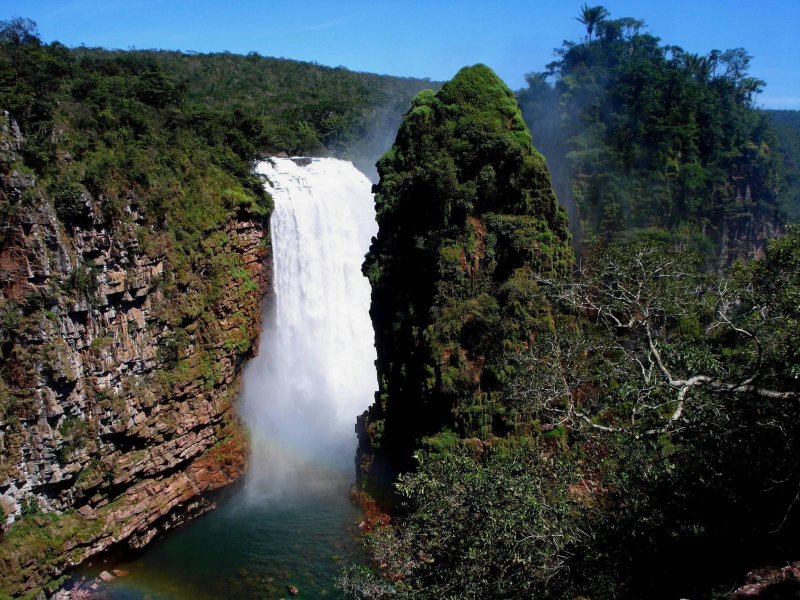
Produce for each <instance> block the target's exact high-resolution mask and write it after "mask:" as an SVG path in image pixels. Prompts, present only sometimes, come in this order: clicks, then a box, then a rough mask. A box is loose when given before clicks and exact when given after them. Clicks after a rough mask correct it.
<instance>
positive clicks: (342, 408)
mask: <svg viewBox="0 0 800 600" xmlns="http://www.w3.org/2000/svg"><path fill="white" fill-rule="evenodd" d="M257 170H258V172H259V173H261V174H263V175H266V177H267V179H268V183H267V184H266V185H267V190H268V191H269V192H270V194H271V195H272V197H273V200H274V202H275V210H274V212H273V214H272V217H271V223H270V234H271V236H272V248H273V264H274V278H273V281H274V283H273V285H274V292H275V296H274V297H275V301H274V303H272V305H271V306H268V307H266V308H265V310H264V315H263V316H264V319H263V323H264V325H263V330H262V334H261V342H260V346H259V354H258V356H257V357H255V358H254V359H252V360H251V361H250V362H249V363H248V365H247V367H246V368H245V371H244V379H243V388H242V396H241V398H242V400H241V413H242V416H243V418H244V420H245V422H246V423H247V425H248V427H249V429H250V433H251V447H252V456H251V460H250V469H249V473H248V480H247V489H248V491H249V492H250V493H251V494H253V495H254V496H255V497H259V498H264V497H284V498H285V497H289V498H291V497H293V496H297V495H298V494H302V493H305V492H315V493H316V492H319V491H320V490H326V489H332V488H333V487H334V486H335V487H336V489H340V487H339V486H340V485H341V484H342V483H343V482H345V483H347V482H350V481H352V478H353V472H354V465H353V457H354V455H355V446H356V438H355V432H354V425H355V420H356V416H357V415H359V414H360V413H361V412H363V411H364V410H365V409H366V408H367V406H369V404H370V403H371V401H372V398H373V394H374V391H375V390H376V389H377V378H376V373H375V358H376V354H375V345H374V339H375V336H374V333H373V330H372V323H371V321H370V318H369V305H370V287H369V283H368V281H367V280H366V278H365V277H363V275H362V274H361V263H362V261H363V257H364V254H365V253H366V251H367V249H368V248H369V244H370V240H371V238H372V236H373V235H376V233H377V224H376V222H375V211H374V206H373V199H372V194H371V184H370V182H369V180H368V179H367V178H366V176H364V175H363V174H362V173H360V172H359V171H357V170H356V169H355V167H353V165H352V164H350V163H349V162H345V161H341V160H336V159H332V158H324V159H295V160H293V159H288V158H278V159H270V160H267V161H264V162H262V163H260V164H259V166H258V169H257Z"/></svg>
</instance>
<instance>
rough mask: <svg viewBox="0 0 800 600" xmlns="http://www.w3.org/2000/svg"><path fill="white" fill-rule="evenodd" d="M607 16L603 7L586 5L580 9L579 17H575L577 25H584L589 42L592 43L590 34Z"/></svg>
mask: <svg viewBox="0 0 800 600" xmlns="http://www.w3.org/2000/svg"><path fill="white" fill-rule="evenodd" d="M607 16H608V11H607V10H606V9H605V8H604V7H603V6H599V5H598V6H589V5H588V4H587V3H584V5H583V6H582V7H581V15H580V16H579V17H575V20H576V21H578V22H579V23H583V24H584V25H586V33H587V34H588V35H589V42H590V43H591V41H592V33H594V31H595V30H596V29H597V26H598V25H599V24H600V23H602V22H603V21H604V20H605V18H606V17H607Z"/></svg>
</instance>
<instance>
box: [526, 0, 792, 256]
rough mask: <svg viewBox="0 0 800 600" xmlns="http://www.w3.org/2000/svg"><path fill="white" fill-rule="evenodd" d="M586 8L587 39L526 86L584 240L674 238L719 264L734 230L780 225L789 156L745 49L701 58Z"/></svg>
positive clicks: (637, 25)
mask: <svg viewBox="0 0 800 600" xmlns="http://www.w3.org/2000/svg"><path fill="white" fill-rule="evenodd" d="M584 9H585V11H588V13H586V12H582V14H581V17H580V19H579V20H581V22H582V23H584V24H586V28H587V36H586V37H585V38H584V39H582V40H580V41H566V42H564V45H563V46H562V47H561V48H559V49H558V50H557V54H558V58H557V60H555V61H554V62H552V63H550V64H549V65H548V66H547V70H546V71H544V72H540V73H531V74H529V75H528V87H527V88H526V89H524V90H521V91H520V92H519V101H520V104H521V106H522V110H523V115H524V116H525V118H526V120H527V122H528V124H529V125H530V127H531V130H532V132H533V136H534V143H535V144H536V146H537V148H539V150H541V151H542V152H543V153H544V154H545V156H547V158H548V162H549V164H550V166H551V168H552V169H553V172H554V179H555V182H556V185H557V193H558V195H559V197H560V199H561V200H562V202H565V203H568V204H570V205H572V203H574V208H573V211H574V212H573V214H572V215H571V217H572V218H574V219H575V222H574V223H573V224H572V226H573V229H574V230H580V231H581V241H582V242H583V243H584V244H588V245H596V244H606V243H608V242H611V241H625V242H629V241H631V240H634V239H641V240H651V241H659V242H663V243H666V244H669V243H672V244H673V245H681V246H683V247H688V248H692V249H694V250H697V251H700V252H701V253H703V254H704V256H705V258H706V259H707V261H708V262H709V263H711V264H714V263H715V262H718V261H719V260H720V259H721V258H722V259H723V260H724V258H725V256H727V255H725V254H723V253H722V252H721V249H722V247H723V245H725V244H726V243H727V242H728V239H727V238H729V237H730V236H731V235H735V234H734V233H733V231H734V230H739V231H740V232H741V231H743V230H747V229H748V228H750V229H752V230H759V229H760V228H763V227H766V228H770V227H779V226H780V224H781V223H782V216H781V214H780V213H781V208H782V203H781V201H780V198H779V191H780V181H779V177H780V162H781V161H780V153H779V152H778V143H777V139H776V136H775V131H774V128H773V127H772V126H771V125H770V122H769V120H768V119H767V117H766V116H765V114H764V113H763V112H762V111H759V110H756V109H755V106H756V101H757V97H758V94H759V92H761V91H762V89H763V87H764V85H765V82H764V81H762V80H760V79H757V78H755V77H752V76H750V75H749V73H748V69H749V66H750V55H749V54H748V53H747V51H746V50H744V49H743V48H734V49H731V50H725V51H720V50H711V51H709V52H708V54H706V55H697V54H692V53H690V52H688V51H686V50H683V49H682V48H680V47H678V46H674V45H670V44H668V43H662V42H661V41H660V40H659V38H657V37H655V35H653V34H651V33H649V32H648V31H647V29H646V25H645V23H644V22H642V21H639V20H637V19H632V18H628V17H626V18H620V19H612V18H610V16H609V15H608V13H607V11H605V9H603V8H602V7H588V6H584ZM594 9H601V10H600V11H595V10H594ZM740 235H741V233H740Z"/></svg>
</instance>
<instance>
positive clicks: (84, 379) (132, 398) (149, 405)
mask: <svg viewBox="0 0 800 600" xmlns="http://www.w3.org/2000/svg"><path fill="white" fill-rule="evenodd" d="M0 134H2V136H1V137H2V139H0V154H2V155H1V156H0V164H2V166H3V168H2V169H0V206H2V208H3V210H4V213H5V217H6V218H5V220H4V223H3V226H2V230H1V231H0V278H1V279H0V319H2V324H0V333H2V335H1V336H0V340H1V342H2V356H3V365H2V373H0V375H2V379H0V507H1V508H2V511H1V512H0V516H1V517H2V520H3V521H5V524H6V532H5V536H4V537H0V591H5V592H6V593H9V594H17V593H21V592H25V591H29V590H32V589H35V588H37V587H39V586H41V585H42V584H43V583H44V582H46V581H47V580H49V579H52V578H54V577H56V576H57V575H58V574H59V573H60V572H62V571H63V570H64V569H65V568H67V567H69V566H71V565H75V564H77V563H79V562H81V561H82V560H85V559H86V558H87V557H89V556H91V555H93V554H95V553H97V552H99V551H102V550H104V549H106V548H108V547H110V546H113V545H115V544H127V545H129V546H133V547H138V546H142V545H144V544H146V543H147V542H149V541H150V540H151V539H152V538H153V537H154V536H155V535H157V534H158V533H160V532H162V531H164V530H166V529H169V528H171V527H174V526H176V525H178V524H180V523H182V522H184V521H185V520H186V519H188V518H189V517H191V516H193V515H196V514H199V513H201V512H203V511H204V510H207V509H208V508H209V507H210V506H211V505H212V500H210V499H209V498H208V496H207V494H208V492H211V491H213V490H215V489H217V488H219V487H221V486H224V485H226V484H228V483H230V482H231V481H233V480H234V479H235V478H236V477H237V476H238V475H239V474H240V473H241V472H242V470H243V468H244V466H245V461H246V454H247V452H246V440H245V439H244V434H243V431H242V429H241V427H240V424H239V422H238V420H237V418H236V416H235V411H234V408H233V401H234V400H235V397H236V394H237V390H238V385H239V374H240V370H241V367H242V365H243V363H244V361H245V360H246V359H247V358H248V357H249V356H250V355H252V352H253V348H254V347H255V346H254V342H255V340H256V338H257V336H258V332H259V325H260V319H259V303H260V299H261V298H262V296H263V295H264V293H265V291H266V290H267V288H268V283H269V282H268V280H269V274H268V268H267V264H268V263H267V261H268V258H269V245H268V243H269V239H268V228H267V227H266V222H265V220H266V217H265V216H264V215H263V212H262V213H261V214H258V213H259V211H253V210H249V209H248V207H247V206H241V207H238V208H237V209H236V210H234V211H231V213H230V215H231V216H230V218H228V219H225V220H223V221H221V223H222V225H221V227H220V228H219V229H218V230H215V231H209V232H207V240H208V239H210V238H213V239H215V246H214V248H213V252H212V253H209V254H210V255H213V257H214V259H215V260H216V261H218V262H217V263H214V264H213V265H212V266H213V267H214V268H215V269H216V270H215V271H214V273H215V274H216V275H215V280H214V281H215V285H214V286H213V288H211V290H210V291H207V293H206V294H205V299H206V300H207V305H208V306H207V307H205V309H204V310H202V311H200V310H195V311H191V310H187V309H186V308H185V307H186V306H187V305H191V303H192V302H197V296H198V293H197V291H196V290H195V289H194V288H193V286H194V283H193V281H192V280H189V281H187V282H186V283H185V284H184V283H182V282H181V281H178V283H177V285H176V284H175V279H180V277H181V273H176V265H174V264H172V263H171V262H170V260H171V259H170V255H169V254H168V253H166V251H165V249H164V244H162V243H161V238H160V236H161V235H163V234H162V233H159V230H158V227H157V226H156V225H155V224H153V223H152V219H149V220H148V219H147V216H146V215H145V214H144V208H143V205H142V203H140V202H139V201H138V200H137V198H136V197H135V196H134V195H130V194H129V195H127V197H125V198H124V207H123V212H124V214H126V215H127V216H126V218H125V219H122V220H116V221H112V222H109V220H108V219H107V218H104V217H103V215H102V214H100V212H99V211H98V210H96V204H97V202H96V199H95V198H93V197H91V196H90V195H89V194H88V193H86V192H83V193H82V194H81V195H80V196H79V197H78V198H77V203H78V204H79V205H80V206H81V207H82V209H83V213H84V216H83V218H82V220H81V222H80V223H78V224H75V225H65V224H64V223H63V221H62V220H60V219H59V217H58V216H57V213H56V210H55V209H54V207H53V202H52V199H50V198H48V197H47V196H46V194H43V193H42V191H41V189H42V186H40V185H39V184H38V182H37V178H36V177H35V176H34V175H33V174H32V173H31V172H29V171H27V170H26V169H24V167H23V166H21V161H20V157H19V155H18V152H19V150H20V149H21V148H22V146H23V145H24V143H25V140H24V138H23V137H22V136H21V135H20V133H19V129H18V128H17V127H16V124H15V123H14V121H13V119H11V118H10V117H8V115H7V114H6V117H5V119H4V122H3V123H2V131H1V132H0ZM204 243H207V242H204ZM223 259H224V261H223V262H222V263H219V261H222V260H223ZM218 263H219V264H218ZM209 269H210V267H209ZM197 275H199V276H200V277H206V278H208V277H211V273H210V272H205V273H199V274H197ZM176 306H177V307H182V310H180V311H177V310H176ZM176 314H177V316H175V315H176ZM12 522H13V523H12Z"/></svg>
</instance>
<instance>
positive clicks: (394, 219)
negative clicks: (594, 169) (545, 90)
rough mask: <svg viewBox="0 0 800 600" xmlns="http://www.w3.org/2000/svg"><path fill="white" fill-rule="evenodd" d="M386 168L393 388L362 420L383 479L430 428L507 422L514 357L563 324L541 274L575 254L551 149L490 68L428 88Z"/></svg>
mask: <svg viewBox="0 0 800 600" xmlns="http://www.w3.org/2000/svg"><path fill="white" fill-rule="evenodd" d="M378 173H379V175H380V182H379V183H378V184H377V185H376V186H375V188H374V191H375V203H376V208H377V219H378V224H379V233H378V236H377V238H375V239H373V243H372V246H371V248H370V251H369V253H368V255H367V257H366V261H365V262H364V272H365V274H366V275H367V276H368V277H369V280H370V282H371V284H372V308H371V315H372V319H373V323H374V327H375V336H376V345H377V349H378V365H377V366H378V377H379V386H380V389H379V391H378V393H377V395H376V402H375V405H374V406H373V407H372V408H371V409H370V411H369V412H368V413H366V414H365V416H364V417H363V418H362V419H361V422H360V425H361V427H360V445H361V458H362V469H361V470H362V474H367V473H368V472H371V473H372V475H373V476H375V475H376V473H377V471H380V470H381V469H382V468H383V467H385V468H386V469H387V472H389V473H391V472H393V471H394V470H395V468H400V469H403V468H405V467H406V466H407V465H408V462H407V461H408V460H410V456H411V452H412V451H413V448H414V447H415V445H416V444H417V442H418V441H419V438H421V437H422V436H425V435H429V434H433V433H436V432H439V431H441V430H443V429H452V430H454V431H456V432H457V433H459V434H461V435H465V436H482V437H486V436H489V435H492V434H493V433H500V432H501V431H503V430H507V428H508V427H509V424H508V423H506V422H505V419H504V417H503V415H504V409H503V407H502V405H500V402H499V399H498V398H499V394H498V393H497V392H498V391H499V390H500V389H501V387H502V385H503V382H504V380H505V379H506V377H507V376H508V369H509V367H508V366H507V364H508V360H507V358H508V356H509V354H511V353H514V352H515V351H518V350H520V349H521V348H523V347H525V346H526V345H527V344H530V343H533V342H534V341H535V336H536V332H537V331H540V330H542V329H543V328H548V327H550V324H551V319H550V308H549V305H548V304H547V302H546V301H545V300H544V298H543V297H542V296H541V294H540V293H539V289H538V285H537V276H544V277H554V276H561V275H565V274H567V273H568V272H569V271H570V269H571V266H572V262H573V253H572V249H571V246H570V237H569V232H568V229H567V219H566V215H565V213H564V211H563V210H562V209H561V208H560V207H559V206H558V202H557V200H556V197H555V195H554V193H553V190H552V186H551V183H550V175H549V172H548V170H547V167H546V165H545V161H544V158H543V157H542V155H541V154H539V153H538V152H537V151H536V150H535V149H534V147H533V146H532V143H531V136H530V133H529V132H528V129H527V127H526V126H525V123H524V122H523V120H522V116H521V114H520V111H519V108H518V107H517V104H516V102H515V100H514V95H513V94H512V92H511V90H510V89H509V88H508V87H507V86H506V85H505V84H504V83H503V82H502V81H501V80H500V79H499V78H498V77H497V75H496V74H495V73H494V72H493V71H492V70H491V69H489V68H488V67H486V66H484V65H475V66H472V67H466V68H464V69H462V70H461V71H459V73H458V74H457V75H456V76H455V77H454V78H453V80H452V81H450V82H448V83H446V84H445V85H444V86H443V87H442V89H441V90H440V91H439V92H438V93H434V92H432V91H430V90H426V91H422V92H420V93H419V94H418V95H417V96H416V97H415V99H414V101H413V104H412V107H411V109H410V110H409V111H408V113H407V114H406V115H405V118H404V120H403V123H402V125H401V127H400V130H399V132H398V135H397V139H396V141H395V144H394V146H392V148H391V149H390V150H389V151H388V152H387V153H386V154H385V155H384V156H383V157H382V158H381V159H380V161H379V162H378ZM373 459H377V460H376V461H374V462H373Z"/></svg>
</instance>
